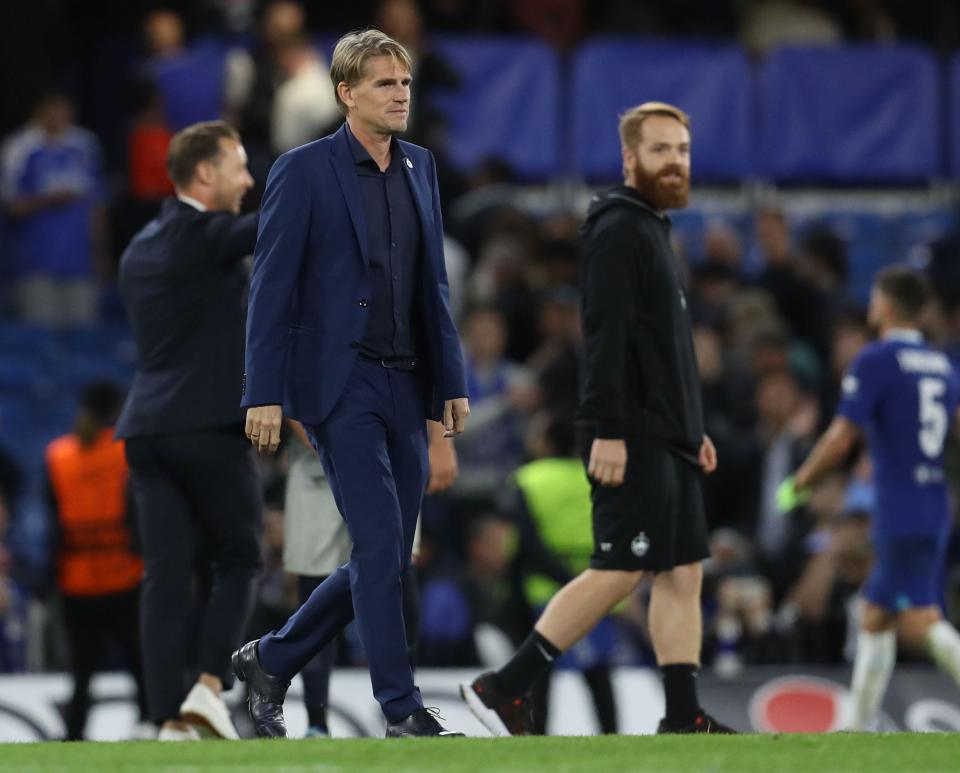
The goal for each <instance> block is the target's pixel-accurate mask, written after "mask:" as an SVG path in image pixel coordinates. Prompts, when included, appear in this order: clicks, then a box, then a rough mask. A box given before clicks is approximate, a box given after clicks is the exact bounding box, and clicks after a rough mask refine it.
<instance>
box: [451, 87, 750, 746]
mask: <svg viewBox="0 0 960 773" xmlns="http://www.w3.org/2000/svg"><path fill="white" fill-rule="evenodd" d="M620 140H621V144H622V153H623V174H624V184H623V185H621V186H617V187H615V188H612V189H610V190H607V191H604V192H602V193H599V194H597V195H596V196H594V197H593V200H592V201H591V204H590V209H589V212H588V214H587V221H586V224H585V225H584V227H583V235H584V248H583V254H584V292H583V333H584V371H585V373H584V375H585V380H584V385H583V391H582V395H581V401H580V410H579V412H578V417H577V418H578V424H579V428H580V447H581V453H582V456H583V459H584V463H585V465H586V467H587V473H588V475H589V477H590V483H591V498H592V502H593V537H594V550H593V555H592V556H591V559H590V568H589V569H587V570H586V571H584V572H583V573H582V574H580V575H579V576H578V577H577V578H576V579H574V580H573V581H571V582H570V583H568V584H567V585H566V586H565V587H564V588H562V589H561V590H560V591H558V592H557V594H556V595H555V596H554V597H553V599H551V601H550V603H549V605H548V606H547V608H546V609H545V610H544V612H543V615H542V616H541V617H540V619H539V620H538V621H537V624H536V626H535V627H534V630H533V631H532V632H531V633H530V636H529V637H528V638H527V639H526V641H524V643H523V644H522V645H521V646H520V648H519V649H518V650H517V652H516V654H515V655H514V656H513V658H512V659H511V660H510V661H509V662H508V663H507V664H506V665H504V666H503V667H502V668H500V669H499V670H497V671H491V672H488V673H485V674H483V675H481V676H480V677H478V678H477V679H476V680H475V681H474V682H473V683H472V684H464V685H462V686H461V688H460V690H461V694H462V695H463V698H464V700H465V701H466V702H467V704H468V705H469V707H470V708H471V710H472V711H473V712H474V714H476V715H477V717H478V718H479V719H480V721H481V722H483V723H484V725H486V727H487V728H488V729H489V730H490V731H491V732H493V733H494V734H495V735H526V734H528V733H529V732H530V731H531V726H532V723H531V719H530V703H529V699H528V693H529V691H530V689H531V688H532V687H533V685H534V683H535V682H536V681H537V680H538V679H539V678H540V677H541V676H542V675H543V674H545V673H546V672H547V671H548V670H549V669H550V667H551V665H552V664H553V663H554V661H555V660H556V659H557V658H559V657H560V656H561V655H562V653H564V652H565V651H566V650H568V649H569V648H570V647H571V646H573V645H574V644H575V643H576V642H577V641H579V640H580V639H581V638H582V637H583V636H584V635H585V634H586V633H587V632H588V631H590V629H592V628H593V627H594V625H596V623H597V622H598V621H599V620H600V619H601V618H603V617H604V616H605V615H606V614H607V613H608V612H609V611H610V610H611V609H612V608H613V607H614V606H616V605H617V604H618V603H619V602H621V601H622V600H623V599H625V598H626V597H627V596H629V595H630V594H631V593H632V592H633V590H634V588H636V587H637V585H638V584H639V583H640V581H641V580H643V579H644V578H645V577H646V576H651V577H652V579H653V589H652V595H651V600H650V632H651V636H652V639H653V645H654V649H655V651H656V654H657V662H658V664H659V666H660V670H661V672H662V675H663V686H664V694H665V698H666V713H665V716H664V718H663V719H662V720H661V722H660V726H659V728H658V732H660V733H731V732H733V731H732V730H731V729H730V728H727V727H724V726H723V725H721V724H720V723H718V722H717V721H716V720H715V719H713V718H712V717H711V716H710V715H709V714H707V713H706V712H705V711H704V710H703V709H702V708H701V706H700V703H699V700H698V699H697V688H696V673H697V668H698V666H699V663H700V644H701V618H700V585H701V579H702V575H703V571H702V567H701V562H702V561H703V559H704V558H706V557H707V556H708V555H709V550H708V548H707V525H706V519H705V517H704V511H703V500H702V496H701V490H700V488H701V481H700V477H701V475H702V474H704V473H711V472H713V471H714V470H715V469H716V466H717V455H716V450H715V449H714V447H713V444H712V443H711V442H710V439H709V438H708V437H707V436H706V435H705V434H704V431H703V410H702V407H701V400H700V377H699V374H698V372H697V362H696V357H695V356H694V349H693V338H692V335H691V329H690V316H689V312H688V310H687V301H686V295H685V290H684V286H683V279H682V267H681V265H680V261H679V260H678V259H677V256H676V255H675V254H674V252H673V249H672V247H671V245H670V219H669V218H668V217H667V215H666V214H665V210H668V209H678V208H681V207H685V206H686V204H687V199H688V197H689V193H690V119H689V118H688V117H687V115H686V113H684V112H683V111H682V110H680V109H678V108H676V107H673V106H672V105H668V104H665V103H663V102H647V103H645V104H642V105H640V106H638V107H635V108H632V109H631V110H628V111H627V112H626V113H625V114H624V115H623V116H622V117H621V119H620Z"/></svg>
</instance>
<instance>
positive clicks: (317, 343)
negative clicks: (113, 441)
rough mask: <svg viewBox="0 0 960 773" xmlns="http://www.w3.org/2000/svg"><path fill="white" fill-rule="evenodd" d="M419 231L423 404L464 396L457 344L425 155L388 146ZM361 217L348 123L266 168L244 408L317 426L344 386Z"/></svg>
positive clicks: (362, 274) (357, 306)
mask: <svg viewBox="0 0 960 773" xmlns="http://www.w3.org/2000/svg"><path fill="white" fill-rule="evenodd" d="M396 147H397V148H398V149H399V152H400V153H401V154H402V156H403V164H402V165H403V171H404V173H405V174H406V175H407V179H408V181H409V183H410V188H411V190H412V191H413V199H414V203H415V205H416V209H417V214H418V215H419V217H420V225H421V231H422V239H421V244H422V250H423V253H422V258H423V259H422V260H421V261H420V265H421V267H422V277H421V282H422V285H421V287H422V292H421V293H420V298H421V302H422V308H421V313H422V319H423V323H424V330H425V336H424V337H425V339H426V340H425V345H426V347H427V351H425V352H423V353H422V356H423V359H424V360H425V367H424V370H425V371H426V375H427V379H426V382H427V394H426V395H425V400H426V405H425V410H426V414H427V417H428V418H431V419H434V420H435V421H439V420H441V419H442V418H443V403H444V401H445V400H450V399H453V398H456V397H466V395H467V390H466V384H465V379H464V370H463V355H462V353H461V351H460V339H459V337H458V335H457V330H456V328H455V327H454V324H453V320H452V319H451V317H450V306H449V291H448V287H447V272H446V269H445V267H444V262H443V222H442V220H441V216H440V196H439V192H438V190H437V174H436V165H435V163H434V160H433V155H432V154H431V153H430V151H428V150H426V149H424V148H421V147H419V146H417V145H412V144H410V143H408V142H402V141H397V143H396ZM367 252H368V246H367V223H366V219H365V217H364V211H363V205H362V201H361V193H360V183H359V181H358V179H357V170H356V166H355V164H354V161H353V156H352V155H351V153H350V146H349V144H348V139H347V135H346V129H345V128H344V127H341V128H340V129H339V131H337V132H336V133H335V134H332V135H331V136H329V137H324V138H323V139H320V140H317V141H316V142H311V143H310V144H309V145H304V146H302V147H299V148H295V149H293V150H291V151H289V152H287V153H284V154H283V155H282V156H280V158H279V159H277V162H276V163H275V164H274V165H273V168H272V169H271V170H270V175H269V177H268V178H267V190H266V193H265V194H264V198H263V205H262V209H261V215H260V232H259V234H258V236H257V249H256V252H255V253H254V262H253V276H252V277H251V283H250V306H249V312H248V316H247V350H246V374H245V378H244V396H243V403H242V404H243V405H244V406H254V405H282V406H283V412H284V414H285V415H287V416H290V417H291V418H294V419H298V420H299V421H301V422H303V423H305V424H313V425H316V424H320V423H322V422H323V420H324V419H325V418H326V417H327V416H328V415H329V413H330V411H331V410H332V409H333V407H334V405H336V403H337V401H338V400H339V398H340V395H341V393H342V392H343V388H344V385H345V383H346V380H347V377H348V376H349V375H350V371H351V369H352V368H353V364H354V362H355V360H356V358H357V350H358V349H359V346H360V341H361V340H362V339H363V333H364V330H365V328H366V324H367V314H368V308H369V303H370V292H371V290H370V279H369V277H368V270H369V255H368V254H367Z"/></svg>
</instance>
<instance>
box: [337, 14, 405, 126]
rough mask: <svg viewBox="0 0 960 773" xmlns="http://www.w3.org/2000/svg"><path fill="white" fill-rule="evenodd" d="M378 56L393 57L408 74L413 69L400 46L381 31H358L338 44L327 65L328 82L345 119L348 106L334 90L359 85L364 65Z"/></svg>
mask: <svg viewBox="0 0 960 773" xmlns="http://www.w3.org/2000/svg"><path fill="white" fill-rule="evenodd" d="M378 56H392V57H393V58H394V59H396V60H397V62H398V63H399V64H401V65H403V66H404V67H405V68H406V69H407V71H410V70H412V69H413V60H411V58H410V54H409V53H407V49H405V48H404V47H403V46H402V45H400V44H399V43H398V42H397V41H396V40H394V39H393V38H391V37H390V36H389V35H387V34H386V33H384V32H381V31H380V30H374V29H370V30H360V31H358V32H348V33H347V34H346V35H344V36H343V37H342V38H340V40H338V41H337V45H336V48H334V49H333V59H332V60H331V61H330V80H332V81H333V93H334V94H335V95H336V97H337V107H339V108H340V112H341V113H343V114H344V115H346V114H347V106H346V105H345V104H343V102H342V101H341V100H340V94H339V93H337V86H338V85H339V84H340V83H346V84H348V85H350V86H353V85H354V84H356V83H358V82H359V81H360V80H361V79H362V78H363V74H364V70H365V69H366V67H367V62H368V61H370V60H371V59H374V58H376V57H378Z"/></svg>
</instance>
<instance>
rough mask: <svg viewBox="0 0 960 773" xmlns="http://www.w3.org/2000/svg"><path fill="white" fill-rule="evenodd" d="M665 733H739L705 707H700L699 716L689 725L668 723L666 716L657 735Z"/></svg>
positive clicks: (661, 721) (658, 728)
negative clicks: (721, 721)
mask: <svg viewBox="0 0 960 773" xmlns="http://www.w3.org/2000/svg"><path fill="white" fill-rule="evenodd" d="M664 733H681V734H684V733H716V734H719V735H738V733H737V731H736V730H734V729H733V728H732V727H727V726H726V725H721V724H720V723H719V722H717V720H715V719H714V718H713V717H711V716H710V715H709V714H707V712H705V711H704V710H703V709H700V711H698V712H697V716H696V717H694V719H693V722H691V723H690V724H689V725H683V726H679V727H675V726H673V725H668V724H667V720H666V718H664V719H661V720H660V725H659V727H657V735H663V734H664Z"/></svg>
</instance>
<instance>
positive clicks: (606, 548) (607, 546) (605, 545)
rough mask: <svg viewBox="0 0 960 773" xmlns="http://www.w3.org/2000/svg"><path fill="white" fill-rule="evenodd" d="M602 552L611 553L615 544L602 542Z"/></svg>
mask: <svg viewBox="0 0 960 773" xmlns="http://www.w3.org/2000/svg"><path fill="white" fill-rule="evenodd" d="M600 550H601V552H603V553H609V552H610V551H611V550H613V543H612V542H601V543H600Z"/></svg>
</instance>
